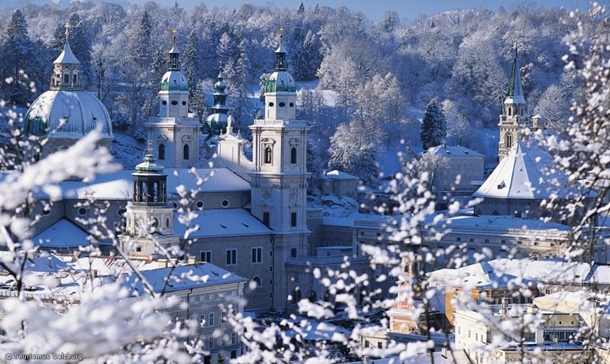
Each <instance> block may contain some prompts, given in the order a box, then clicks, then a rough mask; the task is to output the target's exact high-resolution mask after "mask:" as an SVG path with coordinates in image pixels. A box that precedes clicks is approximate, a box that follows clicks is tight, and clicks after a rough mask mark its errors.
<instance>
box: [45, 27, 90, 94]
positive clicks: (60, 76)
mask: <svg viewBox="0 0 610 364" xmlns="http://www.w3.org/2000/svg"><path fill="white" fill-rule="evenodd" d="M53 65H54V66H53V77H52V78H51V87H50V89H51V90H54V91H57V90H82V88H83V83H82V80H81V78H80V74H79V66H80V61H79V60H78V58H76V56H75V55H74V53H72V49H71V48H70V24H69V23H66V41H65V42H64V49H63V51H62V52H61V54H60V55H59V57H57V59H56V60H55V61H53Z"/></svg>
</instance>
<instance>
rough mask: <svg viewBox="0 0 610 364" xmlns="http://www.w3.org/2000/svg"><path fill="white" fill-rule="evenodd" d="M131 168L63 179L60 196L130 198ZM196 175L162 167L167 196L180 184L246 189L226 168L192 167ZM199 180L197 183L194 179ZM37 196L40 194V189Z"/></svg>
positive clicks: (203, 188) (206, 189)
mask: <svg viewBox="0 0 610 364" xmlns="http://www.w3.org/2000/svg"><path fill="white" fill-rule="evenodd" d="M134 172H135V170H122V171H118V172H115V173H109V174H101V175H97V176H95V178H94V179H93V180H92V181H87V182H84V181H64V182H62V183H61V184H60V187H61V189H62V196H63V197H64V198H72V199H76V198H78V199H82V198H89V197H93V198H96V199H106V200H131V199H132V198H133V176H132V173H134ZM195 172H196V173H197V176H198V177H196V176H194V175H193V174H191V173H190V172H189V169H185V168H166V169H165V170H164V171H163V173H165V174H167V185H168V186H167V193H168V198H172V197H175V191H176V187H178V186H179V185H184V186H185V188H186V189H187V190H189V191H190V190H194V189H198V188H199V189H200V191H201V192H203V193H206V192H233V191H250V184H249V183H248V182H247V181H246V180H244V179H243V178H241V177H239V176H238V175H236V174H235V173H233V172H231V171H230V170H228V169H226V168H212V169H206V168H201V169H196V170H195ZM198 180H201V181H203V184H202V185H201V186H197V181H198ZM37 197H39V198H44V197H45V195H44V193H42V192H39V193H38V194H37Z"/></svg>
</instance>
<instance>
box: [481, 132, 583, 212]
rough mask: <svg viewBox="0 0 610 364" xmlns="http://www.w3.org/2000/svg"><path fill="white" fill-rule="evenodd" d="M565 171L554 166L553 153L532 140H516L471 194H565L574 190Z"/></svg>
mask: <svg viewBox="0 0 610 364" xmlns="http://www.w3.org/2000/svg"><path fill="white" fill-rule="evenodd" d="M567 181H568V175H567V174H566V173H565V172H564V171H562V170H561V169H559V168H558V167H557V166H555V164H554V161H553V157H552V156H551V155H550V154H549V153H548V152H547V151H546V150H545V149H544V148H542V147H541V146H539V145H537V144H536V143H535V142H525V141H518V142H517V143H515V145H513V147H512V148H511V150H510V152H509V153H508V155H507V156H506V157H504V158H503V159H502V161H500V164H498V166H497V167H496V169H494V171H493V172H492V173H491V175H490V176H489V178H487V180H486V181H485V183H483V185H482V186H481V187H480V188H479V189H478V190H477V191H476V192H475V193H474V194H473V196H474V197H483V198H503V199H536V200H541V199H545V198H549V197H551V196H553V195H558V196H559V197H563V198H565V197H568V196H569V195H570V194H572V193H573V192H574V191H573V189H570V188H569V186H568V184H567Z"/></svg>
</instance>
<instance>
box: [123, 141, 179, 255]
mask: <svg viewBox="0 0 610 364" xmlns="http://www.w3.org/2000/svg"><path fill="white" fill-rule="evenodd" d="M163 169H164V167H163V166H162V165H160V164H157V163H156V160H155V157H154V155H153V150H152V142H150V141H149V144H148V154H146V156H145V157H144V161H143V162H142V163H140V164H138V165H137V166H136V172H135V173H132V176H133V200H132V202H131V203H130V204H129V205H128V206H127V213H126V215H127V226H126V233H127V236H125V237H124V238H123V239H122V241H121V243H122V248H123V251H126V252H129V254H130V255H141V256H151V255H154V254H155V253H156V252H157V251H158V247H157V245H161V246H162V247H163V248H169V247H171V246H172V244H176V245H177V244H178V237H177V236H175V235H174V208H173V205H172V204H171V203H168V201H167V175H166V174H165V173H163ZM149 235H155V236H156V238H155V239H154V241H153V240H151V239H150V238H149Z"/></svg>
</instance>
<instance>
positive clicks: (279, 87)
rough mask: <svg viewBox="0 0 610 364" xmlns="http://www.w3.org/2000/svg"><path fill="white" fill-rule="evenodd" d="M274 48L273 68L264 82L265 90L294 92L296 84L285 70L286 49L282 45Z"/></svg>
mask: <svg viewBox="0 0 610 364" xmlns="http://www.w3.org/2000/svg"><path fill="white" fill-rule="evenodd" d="M281 39H282V38H280V45H279V47H277V49H276V50H275V70H274V71H273V73H272V74H271V76H269V78H268V79H267V82H265V92H296V90H297V84H296V82H294V78H293V77H292V75H291V74H290V73H288V71H287V63H286V51H285V50H284V46H283V45H282V40H281Z"/></svg>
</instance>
